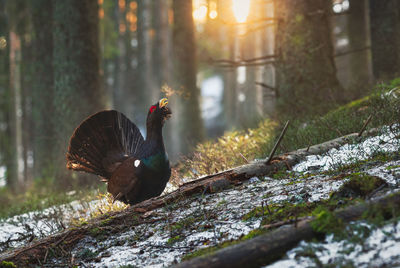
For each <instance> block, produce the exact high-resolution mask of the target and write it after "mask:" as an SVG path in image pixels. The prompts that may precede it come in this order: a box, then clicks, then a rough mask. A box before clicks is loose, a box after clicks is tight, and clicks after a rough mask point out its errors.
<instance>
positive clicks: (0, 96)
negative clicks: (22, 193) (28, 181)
mask: <svg viewBox="0 0 400 268" xmlns="http://www.w3.org/2000/svg"><path fill="white" fill-rule="evenodd" d="M9 37H10V36H9V21H8V18H7V10H6V0H0V38H1V40H0V42H1V43H0V111H1V112H0V122H1V124H4V125H5V126H6V127H5V129H0V153H1V154H0V163H1V164H0V165H1V166H3V165H4V166H5V169H6V178H5V179H6V185H7V186H9V187H13V186H14V183H15V182H16V174H17V169H16V168H17V167H16V166H15V163H16V162H15V161H16V158H15V157H16V152H15V147H13V145H14V144H15V136H14V135H12V130H13V128H12V126H13V122H12V120H11V119H12V117H11V115H12V114H13V111H14V108H13V107H14V102H13V100H12V98H11V97H12V95H11V94H12V91H11V88H10V79H9V75H10V53H9V52H10V38H9Z"/></svg>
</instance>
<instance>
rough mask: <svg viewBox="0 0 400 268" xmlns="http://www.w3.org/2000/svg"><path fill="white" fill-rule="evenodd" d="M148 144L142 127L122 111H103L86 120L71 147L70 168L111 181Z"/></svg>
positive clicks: (69, 147) (68, 155)
mask: <svg viewBox="0 0 400 268" xmlns="http://www.w3.org/2000/svg"><path fill="white" fill-rule="evenodd" d="M143 142H144V139H143V136H142V134H141V133H140V131H139V129H138V127H137V126H136V125H135V124H133V123H132V122H131V121H130V120H129V119H128V118H127V117H126V116H125V115H123V114H122V113H120V112H117V111H114V110H111V111H101V112H98V113H96V114H94V115H92V116H90V117H89V118H87V119H86V120H85V121H83V122H82V123H81V124H80V125H79V126H78V127H77V128H76V129H75V131H74V133H73V135H72V137H71V139H70V142H69V146H68V152H67V168H68V169H73V170H77V171H85V172H89V173H93V174H96V175H99V176H102V177H104V178H106V179H109V178H110V176H111V174H112V172H113V171H114V170H115V169H116V168H117V167H118V166H119V165H120V164H121V163H122V161H123V160H125V159H126V158H128V157H129V156H135V155H136V154H137V153H138V152H139V150H140V148H141V146H142V144H143Z"/></svg>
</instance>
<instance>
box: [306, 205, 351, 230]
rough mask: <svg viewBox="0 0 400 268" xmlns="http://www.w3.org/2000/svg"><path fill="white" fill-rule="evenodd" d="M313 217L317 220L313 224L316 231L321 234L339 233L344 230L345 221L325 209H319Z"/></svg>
mask: <svg viewBox="0 0 400 268" xmlns="http://www.w3.org/2000/svg"><path fill="white" fill-rule="evenodd" d="M313 215H314V216H315V219H314V220H313V221H312V222H311V226H312V228H313V229H314V231H316V232H319V233H338V232H339V231H341V230H342V228H343V226H344V225H343V221H342V220H341V219H339V218H337V217H336V216H335V214H334V213H332V212H330V211H329V210H327V209H326V208H325V207H318V208H317V209H316V210H315V211H314V212H313Z"/></svg>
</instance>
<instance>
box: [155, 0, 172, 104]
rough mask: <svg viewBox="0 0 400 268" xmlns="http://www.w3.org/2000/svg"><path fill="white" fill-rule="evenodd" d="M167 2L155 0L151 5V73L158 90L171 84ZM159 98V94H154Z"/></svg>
mask: <svg viewBox="0 0 400 268" xmlns="http://www.w3.org/2000/svg"><path fill="white" fill-rule="evenodd" d="M168 10H169V7H168V2H167V1H163V0H155V1H154V3H153V20H154V31H155V39H154V43H153V70H154V71H153V73H154V76H155V79H154V80H155V81H156V88H157V90H159V89H160V88H161V87H162V86H163V85H164V84H170V82H171V64H170V63H171V62H172V60H171V56H170V55H171V52H170V51H171V32H170V29H169V21H168ZM155 97H156V98H159V97H160V92H159V91H157V92H156V94H155Z"/></svg>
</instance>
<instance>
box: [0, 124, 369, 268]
mask: <svg viewBox="0 0 400 268" xmlns="http://www.w3.org/2000/svg"><path fill="white" fill-rule="evenodd" d="M366 133H367V134H364V135H370V134H371V133H376V129H374V130H370V131H368V132H366ZM357 135H358V133H353V134H349V135H345V136H343V137H340V138H336V139H333V140H330V141H327V142H324V143H321V144H318V145H314V146H310V147H308V148H303V149H299V150H297V151H294V152H291V153H287V154H283V155H280V156H277V157H274V158H272V160H271V161H270V162H269V163H267V160H259V161H253V162H251V163H249V164H245V165H242V166H239V167H235V168H232V169H228V170H225V171H223V172H219V173H216V174H212V175H207V176H204V177H201V178H197V179H194V180H193V181H190V182H187V183H185V184H183V185H181V186H180V187H179V189H177V190H175V191H173V192H171V193H169V194H166V195H163V196H159V197H154V198H151V199H149V200H146V201H143V202H141V203H139V204H136V205H134V206H132V207H129V208H127V209H125V210H123V211H118V212H110V213H107V214H106V215H103V216H100V217H98V218H96V219H93V220H91V221H90V222H89V223H88V224H86V225H83V226H78V227H74V228H70V229H67V230H65V231H63V232H60V233H57V234H53V235H50V236H48V237H46V238H43V239H41V240H38V241H33V242H32V243H29V244H28V245H26V246H23V247H21V248H17V249H13V250H9V251H7V252H3V253H1V254H0V262H1V261H11V262H14V263H15V264H17V265H20V266H26V265H27V264H32V265H34V264H37V265H42V264H43V263H42V262H43V261H44V260H45V259H46V257H47V254H46V253H48V251H49V248H52V247H54V246H58V244H57V242H58V241H60V240H61V239H62V240H63V247H64V248H73V247H74V245H75V244H76V243H77V242H79V241H80V239H82V238H83V237H84V236H85V235H87V233H88V232H89V230H91V229H93V228H96V227H99V226H102V225H103V221H104V220H105V219H107V225H108V226H119V225H126V226H129V227H131V226H135V225H138V224H141V223H143V222H145V221H146V219H145V217H144V213H145V212H148V211H151V210H154V209H157V208H160V207H163V206H166V205H167V204H170V203H173V202H177V201H179V200H181V199H183V198H186V197H188V196H191V195H193V194H196V193H214V192H218V191H221V190H222V189H225V188H227V187H229V186H231V185H236V184H239V183H240V182H242V181H246V180H248V179H249V178H252V177H257V176H271V175H272V174H274V173H275V172H277V171H278V170H282V169H290V168H291V167H292V166H294V165H296V164H297V163H298V162H300V161H301V160H302V159H303V158H304V157H305V156H307V155H311V154H322V153H325V152H327V151H328V150H330V149H332V148H336V147H339V146H341V145H343V144H345V143H348V142H349V141H351V140H352V139H355V138H356V137H357ZM133 214H137V218H138V220H137V221H136V222H132V215H133Z"/></svg>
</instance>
